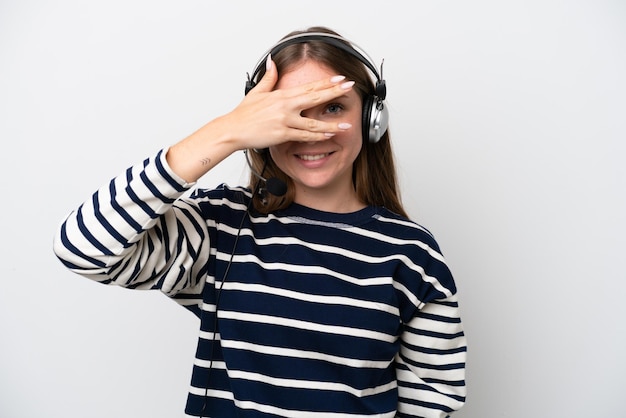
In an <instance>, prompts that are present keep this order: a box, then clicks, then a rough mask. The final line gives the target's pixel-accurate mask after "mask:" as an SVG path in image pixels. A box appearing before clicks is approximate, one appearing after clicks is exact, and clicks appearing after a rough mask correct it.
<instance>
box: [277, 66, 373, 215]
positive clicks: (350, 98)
mask: <svg viewBox="0 0 626 418" xmlns="http://www.w3.org/2000/svg"><path fill="white" fill-rule="evenodd" d="M334 75H337V72H336V71H333V70H331V69H330V68H328V67H326V66H324V65H322V64H320V63H317V62H315V61H312V60H306V61H304V62H303V63H301V64H298V65H297V66H295V67H294V68H293V69H292V70H290V71H288V72H286V73H284V74H283V75H282V76H281V78H280V80H279V81H278V83H277V85H276V88H277V89H283V88H290V87H294V86H297V85H300V84H305V83H309V82H312V81H317V80H321V79H324V78H331V77H332V76H334ZM361 112H362V101H361V98H360V96H359V95H358V93H357V92H356V90H355V89H352V90H350V91H348V92H346V93H345V94H344V95H343V96H340V97H338V98H336V99H333V100H332V101H330V102H328V103H323V104H320V105H318V106H316V107H314V108H311V109H307V110H305V111H304V112H302V115H303V116H305V117H308V118H312V119H318V120H324V121H334V122H336V123H340V122H348V123H350V124H352V127H351V128H349V129H347V130H345V131H341V132H338V133H337V134H336V135H335V136H333V137H331V138H329V139H327V140H324V141H320V142H313V143H304V142H295V141H291V142H286V143H283V144H280V145H276V146H272V147H270V153H271V155H272V159H273V160H274V162H275V163H276V165H277V166H278V167H279V168H280V169H281V170H282V171H283V172H284V173H285V174H287V175H288V176H289V177H290V178H291V179H292V180H293V183H294V186H295V192H296V193H295V201H296V202H297V203H300V204H304V205H306V206H312V207H316V206H318V205H316V204H315V202H320V200H319V199H320V198H323V199H325V200H328V201H329V202H342V203H344V204H345V206H346V209H347V210H350V209H348V208H347V207H348V206H350V205H354V204H359V203H360V202H359V201H358V198H357V197H356V193H355V190H354V187H353V184H352V165H353V163H354V161H355V159H356V157H357V156H358V154H359V152H360V151H361V146H362V139H361V138H362V136H361ZM335 209H340V208H335Z"/></svg>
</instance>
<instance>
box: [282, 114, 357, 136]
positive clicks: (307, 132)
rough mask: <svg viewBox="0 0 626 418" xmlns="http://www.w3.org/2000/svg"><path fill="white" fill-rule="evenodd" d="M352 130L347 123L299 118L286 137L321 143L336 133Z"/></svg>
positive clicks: (350, 125)
mask: <svg viewBox="0 0 626 418" xmlns="http://www.w3.org/2000/svg"><path fill="white" fill-rule="evenodd" d="M351 128H352V124H350V123H348V122H339V123H337V122H323V121H320V120H317V119H310V118H300V119H299V120H298V122H297V123H294V124H293V125H292V126H291V128H289V132H288V137H290V139H292V140H295V141H300V142H309V141H323V140H325V139H329V138H332V137H333V136H334V135H335V134H336V133H338V132H345V131H347V130H349V129H351Z"/></svg>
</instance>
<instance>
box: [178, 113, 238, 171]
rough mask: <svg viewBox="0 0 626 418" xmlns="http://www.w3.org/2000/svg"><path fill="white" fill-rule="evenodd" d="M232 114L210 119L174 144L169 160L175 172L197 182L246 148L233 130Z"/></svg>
mask: <svg viewBox="0 0 626 418" xmlns="http://www.w3.org/2000/svg"><path fill="white" fill-rule="evenodd" d="M228 117H229V116H228V115H226V116H222V117H219V118H216V119H214V120H212V121H211V122H209V123H207V124H206V125H204V126H203V127H201V128H200V129H198V130H197V131H195V132H194V133H192V134H191V135H189V136H188V137H186V138H185V139H183V140H182V141H180V142H178V143H176V144H174V145H173V146H171V147H170V148H169V150H168V152H167V155H166V158H167V163H168V165H169V166H170V167H171V169H172V170H173V172H174V173H176V174H177V175H178V176H179V177H180V178H182V179H185V181H187V182H188V183H193V182H196V181H197V180H198V179H199V178H200V177H202V176H203V175H204V174H206V173H207V172H208V171H209V170H211V169H212V168H213V167H215V166H216V165H218V164H219V163H220V162H222V161H223V160H224V159H226V158H227V157H228V156H230V155H231V154H232V153H234V152H236V151H238V150H240V149H242V148H243V147H242V146H240V145H237V141H236V139H235V138H234V136H233V134H232V132H233V127H234V125H233V124H232V123H231V122H229V121H228Z"/></svg>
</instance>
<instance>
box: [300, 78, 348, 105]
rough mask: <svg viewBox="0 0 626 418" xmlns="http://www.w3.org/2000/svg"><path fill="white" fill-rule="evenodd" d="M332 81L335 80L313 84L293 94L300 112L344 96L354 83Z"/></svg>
mask: <svg viewBox="0 0 626 418" xmlns="http://www.w3.org/2000/svg"><path fill="white" fill-rule="evenodd" d="M337 77H343V76H337ZM333 79H335V80H336V78H335V77H333V78H332V79H330V80H326V81H323V82H314V83H312V84H310V85H307V86H306V87H305V89H304V90H300V92H299V93H297V92H294V93H295V94H296V96H297V97H298V99H299V101H298V107H299V108H301V109H302V110H306V109H310V108H312V107H315V106H317V105H319V104H323V103H326V102H328V101H331V100H333V99H336V98H337V97H339V96H342V95H344V94H346V93H347V92H348V91H350V90H352V88H353V86H354V81H342V80H343V79H342V80H340V81H339V82H337V81H335V82H333V81H332V80H333ZM337 79H338V78H337Z"/></svg>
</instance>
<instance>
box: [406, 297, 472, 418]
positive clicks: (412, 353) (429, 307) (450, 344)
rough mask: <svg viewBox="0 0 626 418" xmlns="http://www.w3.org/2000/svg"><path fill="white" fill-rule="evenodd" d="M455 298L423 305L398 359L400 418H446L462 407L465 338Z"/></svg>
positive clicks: (412, 322)
mask: <svg viewBox="0 0 626 418" xmlns="http://www.w3.org/2000/svg"><path fill="white" fill-rule="evenodd" d="M458 308H459V307H458V302H457V298H456V295H453V296H450V297H448V298H446V299H444V300H436V301H432V302H429V303H427V304H426V305H424V307H423V308H422V309H421V310H419V311H418V313H417V315H416V316H415V317H414V318H413V319H412V320H411V321H410V322H409V323H407V324H405V327H404V331H403V333H402V336H401V345H400V351H399V353H398V354H397V356H396V374H397V379H398V398H399V401H398V412H399V413H400V414H401V415H400V416H411V417H423V418H444V417H447V416H449V414H450V413H452V412H453V411H456V410H458V409H460V408H461V407H462V406H463V404H464V402H465V395H466V387H465V360H466V351H467V350H466V338H465V334H464V332H463V329H462V326H461V319H460V315H459V310H458Z"/></svg>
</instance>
